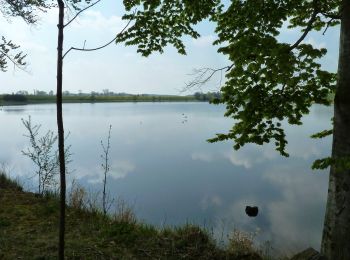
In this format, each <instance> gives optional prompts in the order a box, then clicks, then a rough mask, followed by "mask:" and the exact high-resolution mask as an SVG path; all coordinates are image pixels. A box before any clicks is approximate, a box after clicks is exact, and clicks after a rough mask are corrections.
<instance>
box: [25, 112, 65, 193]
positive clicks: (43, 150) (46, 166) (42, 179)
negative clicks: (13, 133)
mask: <svg viewBox="0 0 350 260" xmlns="http://www.w3.org/2000/svg"><path fill="white" fill-rule="evenodd" d="M22 123H23V125H24V126H25V128H26V129H27V131H28V134H27V135H24V136H25V137H28V138H29V142H30V147H29V148H27V150H22V154H23V155H25V156H27V157H29V158H30V159H31V160H32V162H33V163H34V164H35V165H36V166H37V170H36V174H37V175H38V193H39V194H40V195H44V194H45V193H46V192H48V190H49V188H52V187H55V186H56V185H57V180H56V175H58V172H59V160H58V151H57V149H54V147H55V146H56V145H55V144H56V142H57V135H55V134H54V133H53V132H52V131H51V130H48V131H47V132H46V134H44V135H43V136H40V135H39V130H40V128H41V125H33V124H32V121H31V117H30V116H29V117H28V119H27V120H25V119H23V118H22ZM68 136H69V134H68V135H67V136H66V137H65V139H67V138H68ZM71 155H72V154H71V153H70V146H68V147H67V148H66V149H65V159H66V168H67V165H68V164H69V163H70V162H71V160H70V157H71ZM66 173H68V170H67V169H66Z"/></svg>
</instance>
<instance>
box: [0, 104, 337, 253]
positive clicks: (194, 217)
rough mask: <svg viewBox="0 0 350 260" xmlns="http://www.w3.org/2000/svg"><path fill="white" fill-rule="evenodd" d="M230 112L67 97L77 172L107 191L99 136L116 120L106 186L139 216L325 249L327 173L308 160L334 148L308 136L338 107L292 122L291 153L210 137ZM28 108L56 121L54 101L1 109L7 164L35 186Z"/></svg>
mask: <svg viewBox="0 0 350 260" xmlns="http://www.w3.org/2000/svg"><path fill="white" fill-rule="evenodd" d="M224 111H225V108H224V107H223V106H214V105H209V104H207V103H111V104H106V103H105V104H65V105H64V117H65V130H66V132H68V131H69V132H70V137H69V139H68V143H69V144H70V145H71V146H72V147H71V151H72V153H73V156H72V159H73V162H72V163H71V164H70V168H71V169H73V170H75V171H74V172H73V173H72V174H71V175H70V176H69V179H70V181H71V180H72V179H73V178H74V179H76V180H77V181H78V182H79V183H80V184H82V185H84V186H85V187H87V188H88V189H91V190H95V191H97V190H100V189H101V187H102V186H101V180H102V169H101V167H100V165H101V159H100V154H101V152H102V150H101V146H100V141H101V139H102V140H105V139H106V138H107V133H108V127H109V125H110V124H111V125H112V136H111V151H110V156H111V160H110V162H111V172H110V177H109V180H108V189H109V191H110V193H111V195H112V196H114V197H121V198H123V199H124V200H125V201H127V202H128V203H129V204H130V205H131V206H133V208H134V211H135V212H136V214H137V216H138V218H140V219H142V220H144V221H145V222H148V223H152V224H156V225H177V224H184V223H186V222H191V223H197V224H199V225H202V226H206V227H209V228H211V229H212V230H213V232H214V233H215V235H216V236H217V237H218V238H219V239H220V237H221V236H224V234H226V233H227V232H229V231H230V230H233V228H237V229H243V230H245V231H252V232H253V231H256V230H259V232H258V235H257V239H258V240H262V241H264V240H270V241H271V242H272V244H273V245H274V246H275V247H281V245H282V246H283V248H284V250H290V251H295V250H299V249H301V248H305V247H307V246H313V247H315V248H318V247H319V244H320V238H321V230H322V224H323V216H324V210H325V201H326V195H327V194H326V192H327V182H328V173H327V171H312V170H311V169H310V165H311V163H312V161H313V160H314V159H316V158H321V157H323V156H327V155H329V153H330V143H331V141H330V139H329V138H328V139H324V140H321V141H320V140H312V139H310V138H308V137H309V136H310V135H311V134H312V133H315V132H317V131H320V130H324V129H328V128H329V126H330V121H329V118H330V117H331V113H332V111H331V109H330V108H326V107H320V106H314V107H313V109H312V111H311V113H310V115H308V116H307V117H305V119H304V125H303V126H301V127H300V126H299V127H287V136H288V140H289V145H288V151H289V153H290V155H291V156H290V157H289V158H282V157H281V156H280V155H279V154H278V153H277V152H275V150H274V147H273V146H271V145H266V146H254V145H250V146H246V147H244V148H243V149H242V150H240V151H234V150H233V149H232V142H221V143H216V144H209V143H207V142H206V139H208V138H210V137H213V136H214V135H215V133H219V132H227V131H228V130H229V129H230V127H231V126H232V123H233V121H232V120H231V119H227V118H224V117H223V114H224ZM28 115H31V117H32V121H33V122H34V123H37V124H42V133H43V132H44V131H45V130H47V129H55V127H56V125H55V123H56V119H55V106H54V105H51V104H50V105H28V106H12V107H3V108H2V109H1V110H0V122H1V126H2V127H1V130H0V131H1V132H0V133H1V134H0V143H1V147H2V149H1V150H0V162H6V163H7V164H8V166H9V167H10V168H11V174H12V175H13V176H19V178H20V180H21V181H22V182H23V183H24V184H25V185H26V186H27V187H28V188H32V189H34V188H35V187H36V186H35V183H34V181H35V179H33V177H32V176H33V170H34V167H33V165H32V163H31V161H30V160H29V159H27V158H25V157H24V156H23V155H21V150H23V149H25V148H26V147H27V145H28V140H27V139H26V138H25V137H24V136H23V134H24V133H25V129H24V127H23V126H22V124H21V118H26V117H27V116H28ZM246 205H258V206H259V209H260V212H259V215H258V217H257V218H249V217H247V216H246V215H245V212H244V209H245V206H246Z"/></svg>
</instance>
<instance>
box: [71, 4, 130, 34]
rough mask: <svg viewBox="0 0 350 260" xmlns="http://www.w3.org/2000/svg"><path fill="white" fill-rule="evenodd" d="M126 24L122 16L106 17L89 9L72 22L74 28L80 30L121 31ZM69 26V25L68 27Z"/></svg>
mask: <svg viewBox="0 0 350 260" xmlns="http://www.w3.org/2000/svg"><path fill="white" fill-rule="evenodd" d="M125 24H126V22H125V21H122V19H121V17H120V16H115V15H113V16H110V17H106V16H104V15H103V14H102V13H101V12H99V11H94V10H87V11H86V12H85V13H84V15H82V16H81V17H78V18H77V19H76V20H75V21H73V22H72V23H71V25H70V26H71V28H72V29H78V30H81V29H83V30H97V31H100V30H106V31H110V32H113V33H116V32H119V31H120V30H121V29H122V28H123V26H124V25H125ZM67 28H68V27H67Z"/></svg>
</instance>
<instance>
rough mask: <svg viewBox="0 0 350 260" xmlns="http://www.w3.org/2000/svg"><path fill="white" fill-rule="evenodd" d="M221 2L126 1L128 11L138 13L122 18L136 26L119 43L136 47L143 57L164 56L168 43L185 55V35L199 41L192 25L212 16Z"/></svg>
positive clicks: (214, 0) (215, 0) (201, 0)
mask: <svg viewBox="0 0 350 260" xmlns="http://www.w3.org/2000/svg"><path fill="white" fill-rule="evenodd" d="M218 3H219V1H218V0H197V1H192V0H156V1H154V0H143V1H142V0H124V5H125V7H126V9H127V11H130V10H132V9H133V8H137V9H138V10H137V11H136V13H135V14H133V13H131V14H126V15H124V16H123V19H125V20H131V21H133V22H134V24H133V25H132V26H131V27H130V28H129V29H128V30H126V31H125V32H123V33H122V34H121V35H119V37H118V38H117V42H125V44H126V45H137V52H139V53H141V54H142V55H143V56H148V55H150V54H151V53H152V52H155V51H158V52H161V53H162V52H163V49H164V47H165V46H166V45H168V44H170V45H173V46H174V47H175V48H176V49H177V50H178V51H179V53H181V54H186V51H185V45H184V44H183V42H182V36H185V35H188V36H191V37H193V38H198V37H199V36H200V35H199V34H198V32H196V31H195V30H194V29H193V25H195V24H197V23H198V22H200V21H201V20H203V19H205V18H207V17H209V16H210V15H213V14H214V12H215V7H216V6H217V5H218Z"/></svg>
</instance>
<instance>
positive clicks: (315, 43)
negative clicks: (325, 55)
mask: <svg viewBox="0 0 350 260" xmlns="http://www.w3.org/2000/svg"><path fill="white" fill-rule="evenodd" d="M305 43H306V44H311V45H312V47H314V48H317V49H321V48H326V47H327V46H326V43H325V42H324V41H322V42H318V41H316V40H315V39H314V38H313V37H309V38H308V39H307V40H306V41H305Z"/></svg>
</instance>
